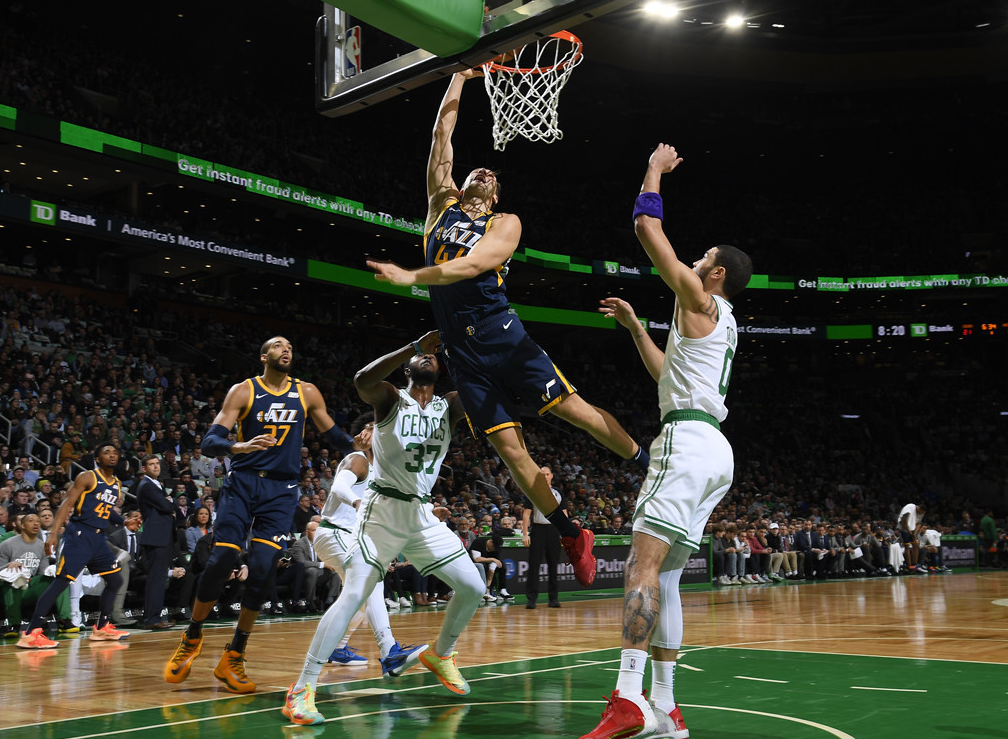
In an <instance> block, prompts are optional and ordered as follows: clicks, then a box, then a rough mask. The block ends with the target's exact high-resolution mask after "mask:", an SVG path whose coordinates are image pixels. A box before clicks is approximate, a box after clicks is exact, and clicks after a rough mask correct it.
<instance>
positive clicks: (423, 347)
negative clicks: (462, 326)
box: [417, 331, 441, 354]
mask: <svg viewBox="0 0 1008 739" xmlns="http://www.w3.org/2000/svg"><path fill="white" fill-rule="evenodd" d="M417 346H419V347H420V351H422V352H423V353H424V354H437V353H438V352H439V351H441V334H439V333H438V332H437V331H428V332H427V333H425V334H424V335H423V336H421V337H420V338H419V339H417Z"/></svg>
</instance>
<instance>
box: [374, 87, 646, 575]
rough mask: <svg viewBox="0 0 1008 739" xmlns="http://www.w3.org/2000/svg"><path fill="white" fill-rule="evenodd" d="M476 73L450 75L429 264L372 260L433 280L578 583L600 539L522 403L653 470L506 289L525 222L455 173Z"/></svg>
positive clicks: (394, 277) (459, 360)
mask: <svg viewBox="0 0 1008 739" xmlns="http://www.w3.org/2000/svg"><path fill="white" fill-rule="evenodd" d="M474 75H475V73H474V72H473V71H472V70H469V71H467V72H461V73H459V74H456V75H455V76H454V77H452V80H451V83H450V84H449V86H448V91H447V92H446V93H445V96H444V99H443V100H442V101H441V107H440V109H439V110H438V115H437V121H436V123H435V126H434V140H433V145H432V147H431V153H430V160H429V161H428V163H427V197H428V206H427V222H426V224H425V226H424V233H425V238H426V264H427V266H426V267H423V268H421V269H416V270H406V269H402V268H401V267H399V266H397V265H395V264H391V263H387V262H381V263H379V262H373V261H369V262H368V266H370V267H371V268H372V269H374V270H375V271H376V272H377V273H378V274H377V278H378V279H379V280H384V281H388V282H391V283H393V284H396V285H415V284H419V285H430V286H431V287H430V297H431V305H432V307H433V309H434V318H435V320H436V321H437V325H438V329H439V330H440V332H441V341H442V342H443V344H444V351H445V356H446V357H447V359H448V370H449V372H450V373H451V377H452V380H453V381H454V382H455V387H456V388H457V390H458V393H459V396H460V397H461V398H462V403H463V405H464V406H465V408H466V412H467V414H468V419H469V424H470V426H471V427H472V429H473V431H474V432H475V433H482V434H485V435H486V436H487V438H488V439H489V440H490V443H491V444H493V446H494V448H495V449H496V450H497V453H498V454H499V455H500V457H501V459H502V460H504V463H505V464H506V465H507V467H508V469H509V470H510V471H511V474H512V476H513V477H514V479H515V482H516V483H517V484H518V486H519V487H520V488H521V489H522V491H523V492H524V493H525V494H526V495H527V496H528V497H529V498H530V499H531V500H532V502H533V503H535V504H536V506H537V507H538V508H539V510H541V511H542V512H543V514H544V515H545V516H546V518H547V519H548V520H549V522H550V523H552V524H553V525H554V526H556V527H557V528H558V529H559V530H560V535H561V537H562V538H561V542H562V544H563V546H564V549H565V550H566V551H567V555H568V557H569V558H570V561H571V564H572V565H574V575H575V577H576V578H577V580H578V582H580V583H581V584H583V585H590V584H591V583H592V581H593V580H594V579H595V557H594V556H593V555H592V553H591V549H592V544H593V543H594V541H595V536H594V534H593V533H592V532H591V531H588V530H587V529H585V530H581V529H579V528H578V526H577V525H576V524H575V523H574V522H572V521H570V520H569V519H568V518H567V516H566V514H565V513H564V511H563V509H562V508H561V507H560V506H559V505H558V504H557V502H556V500H555V499H554V497H553V494H552V493H551V492H550V488H549V484H548V483H547V482H546V478H545V477H543V474H542V472H541V471H540V469H539V465H537V464H536V463H535V462H534V461H533V460H532V457H531V456H529V453H528V450H527V449H526V448H525V439H524V436H523V435H522V431H521V422H520V413H519V410H520V403H521V402H522V401H524V402H525V403H528V404H529V405H534V406H535V407H537V408H538V409H539V413H540V415H542V414H544V413H546V412H547V411H548V412H550V413H553V414H554V415H556V416H558V417H560V418H562V419H564V420H565V421H568V422H569V423H571V424H573V425H575V426H577V427H578V428H581V429H583V430H585V431H587V432H588V433H590V434H591V435H592V436H593V437H594V438H595V439H597V440H598V441H600V442H601V443H603V444H605V445H606V446H607V447H609V449H611V450H613V451H614V452H616V453H617V454H619V455H620V456H621V457H623V458H624V459H634V460H635V461H636V462H637V463H638V464H639V465H640V466H641V467H642V468H646V467H647V453H646V452H645V451H644V449H643V448H641V447H640V446H639V445H638V444H637V443H636V442H634V440H633V439H631V438H630V436H629V435H628V434H627V432H626V431H624V430H623V427H622V426H620V425H619V423H618V422H617V421H616V419H615V418H613V417H612V415H610V414H609V413H607V412H606V411H603V410H601V409H600V408H596V407H595V406H593V405H589V404H588V403H586V402H585V401H584V399H582V398H581V396H579V395H578V394H577V391H576V390H575V389H574V387H573V386H572V385H571V384H570V383H569V382H568V381H567V378H566V377H564V376H563V374H562V373H561V372H560V370H559V369H557V367H556V365H554V364H553V362H552V361H551V360H550V358H549V357H548V356H547V355H546V353H545V352H544V351H543V350H542V349H541V348H540V347H539V345H538V344H536V343H535V341H533V340H532V337H530V336H529V335H528V333H526V331H525V326H524V325H523V324H522V322H521V321H520V320H519V319H518V317H517V316H516V315H515V312H514V311H513V310H512V309H511V306H510V304H509V303H508V301H507V297H506V296H505V294H504V274H505V272H506V269H505V266H506V265H507V263H508V260H510V259H511V256H512V255H513V254H514V251H515V249H517V248H518V242H519V239H520V238H521V222H520V221H519V220H518V217H517V216H515V215H513V214H510V213H494V212H493V208H494V206H495V205H496V203H497V200H498V195H499V187H498V183H497V176H496V174H495V173H494V172H492V171H491V170H489V169H483V168H480V169H474V170H473V171H472V172H470V173H469V176H468V177H467V178H466V180H465V182H464V183H463V184H462V187H461V188H459V187H458V185H456V184H455V182H454V180H453V178H452V166H453V164H454V152H453V149H452V133H453V132H454V130H455V123H456V121H457V119H458V107H459V98H460V97H461V95H462V86H463V84H464V83H465V81H466V79H469V78H471V77H473V76H474Z"/></svg>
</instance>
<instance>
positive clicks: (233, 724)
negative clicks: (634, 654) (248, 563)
mask: <svg viewBox="0 0 1008 739" xmlns="http://www.w3.org/2000/svg"><path fill="white" fill-rule="evenodd" d="M519 600H521V599H519ZM621 605H622V600H621V598H619V597H615V596H614V594H612V593H609V594H605V595H595V594H582V595H579V596H578V599H577V600H565V601H564V602H563V607H562V608H560V609H547V608H544V607H542V606H540V607H539V608H538V609H536V610H534V611H530V610H527V609H525V608H524V605H523V604H522V603H518V604H516V605H509V606H492V607H481V608H480V609H479V611H478V612H477V614H476V616H475V617H474V619H473V621H472V623H471V625H470V626H469V628H468V629H467V630H466V632H465V633H464V634H463V637H462V640H461V642H460V644H459V658H458V659H459V664H460V667H462V668H463V674H465V676H466V678H467V679H468V680H469V681H470V683H471V685H472V692H471V693H470V694H469V695H468V696H455V695H453V694H451V693H449V692H448V691H446V690H445V689H444V688H442V687H441V686H440V684H438V683H437V682H436V680H435V679H434V678H433V676H431V675H430V674H429V673H427V672H426V671H424V670H423V669H422V668H415V669H414V670H413V671H411V672H410V673H409V674H407V675H405V676H404V677H403V678H401V679H400V680H398V681H396V682H387V681H383V680H381V678H380V677H378V676H379V673H380V670H379V668H378V666H377V663H376V661H375V660H376V657H377V654H376V647H375V646H374V644H373V641H372V640H371V638H370V634H369V632H368V630H367V628H366V627H364V628H362V630H360V631H358V633H357V634H356V635H355V637H354V639H353V641H352V644H353V645H355V646H358V647H359V648H360V650H361V652H362V653H364V654H366V655H367V656H369V657H370V658H371V663H370V664H369V665H367V666H364V667H360V668H345V667H335V666H334V667H329V668H327V669H326V671H325V672H323V685H322V687H321V688H320V690H319V695H318V704H319V709H320V710H321V711H322V713H323V714H324V715H325V716H326V717H327V719H328V721H327V722H326V723H325V724H323V725H321V726H317V727H293V726H289V725H287V724H286V722H285V719H284V718H283V716H282V715H281V714H280V711H279V707H280V705H281V704H282V701H283V691H284V690H285V689H286V686H287V685H288V684H289V683H290V682H291V681H292V680H294V679H295V677H296V676H297V673H298V672H299V670H300V666H301V662H302V659H303V655H304V650H305V648H306V646H307V644H308V642H309V640H310V638H311V634H312V633H313V631H314V628H315V623H316V622H315V620H304V621H297V620H293V621H292V620H285V621H275V620H274V621H266V622H264V623H263V624H262V625H261V626H260V627H259V628H257V630H256V633H255V634H253V636H252V639H251V646H250V649H249V662H248V671H249V673H250V676H251V677H252V678H253V679H255V680H256V681H257V682H258V684H259V692H257V693H256V694H255V695H251V696H239V697H236V696H232V695H231V694H229V693H227V692H226V691H224V690H222V689H219V688H218V684H217V681H216V680H215V679H214V678H213V677H212V675H211V673H212V670H213V666H214V664H215V663H216V657H217V653H219V650H220V649H221V648H222V647H223V645H224V643H225V642H226V641H227V640H228V639H229V638H230V633H231V630H232V628H233V627H232V626H221V627H216V628H215V627H211V628H209V629H207V632H206V646H205V648H204V653H203V656H202V657H200V659H199V660H198V661H197V663H196V666H195V667H194V669H193V674H192V676H191V677H190V678H189V680H188V681H187V682H186V683H184V684H182V685H178V686H176V685H167V684H166V683H164V682H163V681H162V679H161V676H160V675H161V669H162V666H163V663H164V661H165V659H166V658H167V656H168V655H169V654H170V652H171V650H172V648H173V647H174V645H175V643H176V642H177V640H178V636H179V634H178V632H169V633H159V634H151V633H146V632H134V633H133V635H132V636H131V638H130V643H129V644H108V643H100V642H98V643H90V642H89V640H88V639H86V638H81V639H68V640H65V641H63V643H62V644H61V646H60V648H59V649H58V650H56V651H55V652H52V653H40V652H24V651H21V650H17V649H16V648H15V647H14V646H13V644H11V643H8V644H7V645H5V646H3V647H0V675H2V679H0V697H2V709H0V727H4V728H3V729H2V730H0V736H3V738H4V739H8V737H10V739H21V737H24V738H25V739H28V738H31V739H37V738H45V737H53V738H54V739H55V738H57V737H59V738H62V737H105V736H115V735H120V734H129V735H136V736H142V737H143V739H160V738H162V737H173V738H174V737H179V738H181V737H192V736H200V737H203V736H206V737H241V738H242V739H265V738H266V737H291V736H297V735H301V736H306V737H307V736H321V735H323V734H329V735H330V736H332V737H342V736H353V737H368V738H370V737H374V738H376V739H396V738H398V737H409V738H410V739H418V738H420V739H428V738H430V739H433V738H439V739H440V738H444V739H448V738H449V737H455V738H456V739H475V738H477V737H479V738H480V739H490V738H492V737H538V736H543V737H578V736H580V735H581V734H583V733H585V732H587V731H589V730H591V728H592V727H593V726H594V725H595V723H596V722H597V720H598V717H599V715H600V713H601V710H602V708H603V707H604V703H603V701H602V695H603V694H605V695H608V693H609V692H610V691H611V690H612V688H613V686H614V684H615V680H616V669H617V668H618V663H619V649H618V645H619V640H618V633H619V623H620V616H621ZM683 605H684V613H685V622H686V637H685V641H686V643H687V645H688V646H684V648H683V653H682V656H681V659H680V668H679V670H677V681H676V695H677V698H678V699H679V701H680V704H681V706H682V708H683V713H684V716H685V717H686V721H687V724H688V725H689V727H690V732H691V736H692V737H694V739H705V738H709V739H728V738H729V737H732V738H733V739H734V738H736V737H745V738H746V739H764V738H767V739H769V738H770V737H786V738H787V739H805V738H806V737H808V739H818V738H819V737H837V738H838V739H850V738H853V739H903V738H904V737H906V738H909V737H928V738H931V737H934V738H937V739H965V738H967V737H1001V736H1005V737H1008V729H1005V728H1003V727H1005V726H1006V719H1008V695H1006V691H1008V618H1006V616H1008V611H1006V608H1008V572H983V573H979V574H959V575H945V576H927V577H925V576H914V577H902V578H898V579H893V578H888V579H884V580H883V579H874V580H856V581H849V580H845V581H836V582H834V581H831V582H828V583H809V584H803V585H776V586H750V587H746V588H738V587H734V588H731V589H721V590H717V591H713V592H707V593H684V594H683ZM441 618H442V616H440V615H439V614H438V613H437V612H434V611H431V610H430V609H423V610H421V612H419V613H404V614H399V615H393V616H392V619H391V620H392V627H393V630H394V631H395V635H396V638H398V639H399V640H400V641H403V642H409V643H418V642H422V641H426V640H428V639H430V638H433V636H434V635H435V634H436V632H437V629H438V628H439V625H440V620H441ZM648 683H649V678H645V685H648Z"/></svg>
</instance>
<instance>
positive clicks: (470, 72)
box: [458, 67, 483, 80]
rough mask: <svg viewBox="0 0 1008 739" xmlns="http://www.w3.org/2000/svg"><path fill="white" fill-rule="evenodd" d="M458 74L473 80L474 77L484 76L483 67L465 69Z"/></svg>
mask: <svg viewBox="0 0 1008 739" xmlns="http://www.w3.org/2000/svg"><path fill="white" fill-rule="evenodd" d="M458 75H459V76H460V77H463V78H464V79H467V80H471V79H472V78H473V77H482V76H483V68H482V67H473V68H472V69H463V70H462V71H461V72H459V73H458Z"/></svg>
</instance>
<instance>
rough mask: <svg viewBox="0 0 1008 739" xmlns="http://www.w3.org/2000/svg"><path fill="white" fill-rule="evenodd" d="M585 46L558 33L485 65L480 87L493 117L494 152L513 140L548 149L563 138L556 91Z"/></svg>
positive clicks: (569, 73) (502, 149) (578, 62)
mask: <svg viewBox="0 0 1008 739" xmlns="http://www.w3.org/2000/svg"><path fill="white" fill-rule="evenodd" d="M583 49H584V45H583V44H582V43H581V40H580V39H579V38H578V37H577V36H575V35H574V34H572V33H569V32H567V31H558V32H557V33H554V34H552V35H550V36H546V37H545V38H541V39H539V40H538V41H536V42H535V43H530V44H527V45H525V46H523V47H522V48H520V49H515V50H514V51H512V52H510V53H508V54H504V55H502V56H499V57H497V58H496V59H494V60H493V61H489V62H487V63H486V64H484V65H483V82H484V86H485V87H486V91H487V95H488V96H489V97H490V111H491V112H492V113H493V119H494V124H493V138H494V148H495V149H497V150H498V151H504V147H505V146H507V143H508V142H509V141H511V139H513V138H514V137H515V136H524V137H525V138H527V139H528V140H529V141H544V142H546V143H547V144H552V143H553V142H554V141H557V140H559V139H562V138H563V131H561V130H560V128H559V126H558V125H557V123H558V118H559V116H558V114H557V104H558V103H559V101H560V90H562V89H563V86H564V85H566V84H567V80H568V78H569V77H570V75H571V72H572V71H573V70H574V67H576V66H577V65H578V64H580V63H581V59H583V58H584V56H583V54H582V53H581V52H582V50H583Z"/></svg>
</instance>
